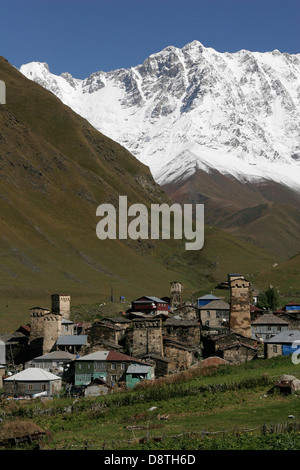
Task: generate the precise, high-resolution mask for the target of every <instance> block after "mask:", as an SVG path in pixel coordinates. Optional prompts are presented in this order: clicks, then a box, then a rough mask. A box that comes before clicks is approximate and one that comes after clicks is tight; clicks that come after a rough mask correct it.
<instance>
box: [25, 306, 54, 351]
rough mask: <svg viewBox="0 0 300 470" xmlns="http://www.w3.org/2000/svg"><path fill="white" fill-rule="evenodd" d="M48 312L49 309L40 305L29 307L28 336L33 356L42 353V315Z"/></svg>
mask: <svg viewBox="0 0 300 470" xmlns="http://www.w3.org/2000/svg"><path fill="white" fill-rule="evenodd" d="M48 313H50V310H48V309H46V308H42V307H34V308H31V309H30V337H29V348H30V351H31V355H32V356H33V357H37V356H41V355H42V354H43V344H44V316H45V315H46V314H48Z"/></svg>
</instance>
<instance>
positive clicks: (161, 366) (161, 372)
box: [141, 354, 170, 379]
mask: <svg viewBox="0 0 300 470" xmlns="http://www.w3.org/2000/svg"><path fill="white" fill-rule="evenodd" d="M141 360H143V361H145V362H146V363H147V364H150V365H151V366H152V367H153V370H154V376H155V378H156V379H158V378H159V377H164V376H165V375H167V374H168V372H169V362H170V361H169V359H168V358H167V357H166V356H157V355H156V354H146V355H145V356H142V357H141Z"/></svg>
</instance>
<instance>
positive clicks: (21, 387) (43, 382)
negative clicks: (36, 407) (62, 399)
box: [3, 367, 62, 397]
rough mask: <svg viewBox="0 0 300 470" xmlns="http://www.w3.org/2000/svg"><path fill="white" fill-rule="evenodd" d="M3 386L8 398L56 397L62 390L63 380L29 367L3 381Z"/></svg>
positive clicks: (44, 371)
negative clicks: (41, 395)
mask: <svg viewBox="0 0 300 470" xmlns="http://www.w3.org/2000/svg"><path fill="white" fill-rule="evenodd" d="M3 386H4V393H5V396H6V397H20V396H22V397H34V396H36V395H39V394H43V395H56V394H58V393H59V392H60V390H61V387H62V379H61V377H58V376H57V375H54V374H51V373H50V372H48V371H46V370H43V369H39V368H37V367H29V368H28V369H25V370H22V371H21V372H18V373H17V374H14V375H11V376H10V377H7V378H5V379H3Z"/></svg>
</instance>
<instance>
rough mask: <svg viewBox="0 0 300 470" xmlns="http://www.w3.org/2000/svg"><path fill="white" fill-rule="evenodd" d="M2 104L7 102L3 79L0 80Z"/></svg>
mask: <svg viewBox="0 0 300 470" xmlns="http://www.w3.org/2000/svg"><path fill="white" fill-rule="evenodd" d="M0 104H6V87H5V83H4V82H3V81H2V80H0Z"/></svg>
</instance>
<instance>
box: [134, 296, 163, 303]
mask: <svg viewBox="0 0 300 470" xmlns="http://www.w3.org/2000/svg"><path fill="white" fill-rule="evenodd" d="M143 297H146V299H150V300H151V301H152V302H160V303H163V304H167V303H168V302H166V301H165V300H162V299H159V298H158V297H154V296H150V295H143ZM140 298H141V297H140ZM135 302H138V303H142V302H145V300H144V301H143V300H139V299H136V300H134V301H133V303H135Z"/></svg>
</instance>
